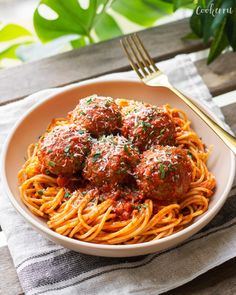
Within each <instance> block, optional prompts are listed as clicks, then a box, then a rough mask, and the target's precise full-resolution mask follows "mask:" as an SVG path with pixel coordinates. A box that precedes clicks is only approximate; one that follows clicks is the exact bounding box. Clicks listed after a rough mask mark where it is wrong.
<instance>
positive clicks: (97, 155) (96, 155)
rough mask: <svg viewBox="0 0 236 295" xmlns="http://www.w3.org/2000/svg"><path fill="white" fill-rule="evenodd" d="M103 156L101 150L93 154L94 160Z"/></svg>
mask: <svg viewBox="0 0 236 295" xmlns="http://www.w3.org/2000/svg"><path fill="white" fill-rule="evenodd" d="M100 156H101V152H99V151H97V152H96V154H94V155H93V159H92V162H93V163H94V162H96V161H97V160H98V159H99V157H100Z"/></svg>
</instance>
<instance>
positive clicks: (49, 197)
mask: <svg viewBox="0 0 236 295" xmlns="http://www.w3.org/2000/svg"><path fill="white" fill-rule="evenodd" d="M116 103H117V104H118V106H119V107H121V108H127V107H129V101H128V100H124V99H120V100H119V99H118V100H116ZM164 109H165V111H166V112H167V113H168V114H169V115H170V117H171V118H172V120H173V122H174V124H175V126H176V146H177V147H179V148H183V149H186V150H188V153H189V159H190V161H191V165H192V180H191V183H190V187H189V190H188V192H187V193H186V194H185V195H184V196H183V197H182V198H181V200H174V201H168V202H166V203H164V202H158V201H156V200H153V199H151V198H150V199H149V198H146V199H145V200H144V202H143V203H142V204H141V206H140V207H139V208H138V209H135V210H133V211H132V214H131V216H130V217H129V218H128V219H127V220H122V219H119V218H117V214H115V213H114V211H113V203H114V200H113V199H112V198H107V199H105V200H101V198H100V196H99V192H98V191H97V190H96V189H90V190H88V191H84V188H83V187H82V188H78V189H76V190H74V191H73V192H72V193H70V194H69V197H68V190H67V188H66V187H64V186H62V185H59V181H58V180H59V177H58V176H56V175H47V174H45V173H42V172H41V170H40V166H41V163H40V161H39V158H38V156H37V152H38V144H37V143H36V144H31V145H30V146H29V148H28V151H27V155H28V156H27V160H26V162H25V164H24V165H23V167H22V169H21V170H20V171H19V174H18V179H19V183H20V195H21V199H22V201H23V202H24V204H25V205H26V206H27V207H28V208H29V209H30V210H31V211H32V212H33V213H34V214H35V215H37V216H39V217H42V218H44V219H45V220H47V224H48V226H49V228H51V229H52V230H54V231H55V232H57V233H58V234H61V235H64V236H68V237H70V238H74V239H78V240H81V241H85V242H91V243H98V244H100V243H101V244H136V243H144V242H148V241H152V240H157V239H161V238H163V237H166V236H169V235H172V234H173V233H176V232H178V231H180V230H182V229H184V228H185V227H186V226H188V225H190V224H191V223H192V222H193V220H194V219H195V218H196V217H197V216H199V215H201V214H203V213H204V212H206V210H207V209H208V204H209V201H210V199H211V196H212V195H213V191H214V187H215V185H216V183H215V178H214V176H213V175H212V173H211V172H210V171H209V170H208V168H207V159H208V157H209V150H206V148H205V145H204V144H203V142H202V141H201V139H200V138H199V137H198V135H197V134H196V132H194V131H193V130H192V129H191V127H190V121H189V120H188V118H187V115H186V114H185V113H184V112H183V111H181V110H179V109H176V108H171V107H170V106H169V105H165V106H164ZM68 123H69V122H68V119H67V118H60V119H54V120H53V121H52V122H51V124H50V126H49V128H48V130H51V129H52V128H53V127H55V126H57V125H65V124H68Z"/></svg>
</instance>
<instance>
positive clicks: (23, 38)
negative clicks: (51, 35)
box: [0, 23, 34, 60]
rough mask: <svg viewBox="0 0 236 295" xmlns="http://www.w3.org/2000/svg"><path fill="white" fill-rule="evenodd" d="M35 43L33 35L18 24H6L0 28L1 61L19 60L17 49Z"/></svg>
mask: <svg viewBox="0 0 236 295" xmlns="http://www.w3.org/2000/svg"><path fill="white" fill-rule="evenodd" d="M32 42H34V37H33V35H32V33H31V32H30V31H29V30H27V29H26V28H24V27H22V26H20V25H17V24H11V23H10V24H5V25H1V27H0V60H2V59H4V58H11V59H18V57H17V55H16V49H17V48H18V47H19V46H21V45H22V44H29V43H32Z"/></svg>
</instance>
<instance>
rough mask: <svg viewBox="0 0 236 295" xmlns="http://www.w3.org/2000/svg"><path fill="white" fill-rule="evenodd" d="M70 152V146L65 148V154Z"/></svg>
mask: <svg viewBox="0 0 236 295" xmlns="http://www.w3.org/2000/svg"><path fill="white" fill-rule="evenodd" d="M69 150H70V146H69V145H68V146H66V147H65V148H64V152H65V153H66V154H67V153H68V152H69Z"/></svg>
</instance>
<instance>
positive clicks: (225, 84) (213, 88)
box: [196, 52, 236, 96]
mask: <svg viewBox="0 0 236 295" xmlns="http://www.w3.org/2000/svg"><path fill="white" fill-rule="evenodd" d="M196 67H197V69H198V72H199V74H200V75H201V76H202V78H203V80H204V81H205V83H206V84H207V86H208V88H209V89H210V92H211V93H212V95H213V96H217V95H220V94H222V93H226V92H229V91H232V90H235V89H236V54H235V53H234V52H228V53H226V54H224V55H222V56H220V57H219V58H218V59H216V60H215V61H214V62H213V63H212V64H211V65H209V66H207V64H206V60H200V61H197V62H196Z"/></svg>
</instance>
